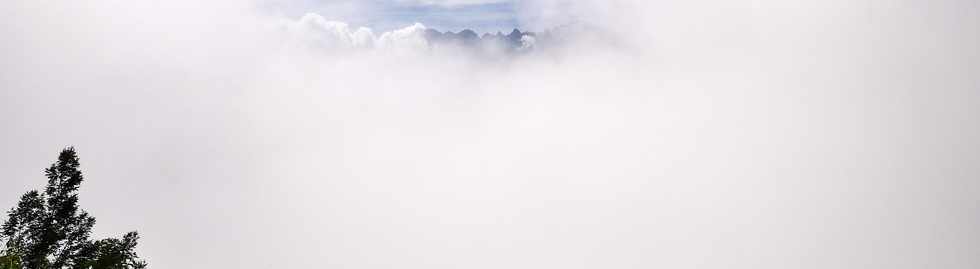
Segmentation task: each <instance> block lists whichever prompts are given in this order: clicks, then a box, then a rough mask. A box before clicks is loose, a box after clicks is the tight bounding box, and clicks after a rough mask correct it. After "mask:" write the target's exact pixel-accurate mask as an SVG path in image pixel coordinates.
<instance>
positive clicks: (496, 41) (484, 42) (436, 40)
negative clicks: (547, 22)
mask: <svg viewBox="0 0 980 269" xmlns="http://www.w3.org/2000/svg"><path fill="white" fill-rule="evenodd" d="M423 36H424V37H425V39H426V41H428V42H429V44H431V45H436V46H438V45H459V46H464V47H490V46H496V47H500V48H503V49H504V50H507V51H526V50H531V49H534V47H535V46H536V44H537V42H538V39H539V38H541V37H543V36H548V37H550V36H551V35H550V33H548V34H546V35H542V34H538V33H535V32H521V30H520V29H516V28H515V29H514V30H513V31H511V32H510V33H509V34H506V35H505V34H503V32H499V31H498V32H497V33H495V34H491V33H484V34H483V35H479V34H477V33H476V32H475V31H473V30H470V29H465V30H462V31H459V32H452V31H446V32H440V31H439V30H435V29H426V30H425V33H424V35H423Z"/></svg>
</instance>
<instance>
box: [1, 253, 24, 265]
mask: <svg viewBox="0 0 980 269" xmlns="http://www.w3.org/2000/svg"><path fill="white" fill-rule="evenodd" d="M20 268H21V264H20V257H19V256H17V255H13V254H7V255H0V269H20Z"/></svg>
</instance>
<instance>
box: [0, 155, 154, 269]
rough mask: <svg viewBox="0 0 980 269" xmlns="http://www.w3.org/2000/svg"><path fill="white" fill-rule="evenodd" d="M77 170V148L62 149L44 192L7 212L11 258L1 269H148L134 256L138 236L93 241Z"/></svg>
mask: <svg viewBox="0 0 980 269" xmlns="http://www.w3.org/2000/svg"><path fill="white" fill-rule="evenodd" d="M78 166H79V163H78V156H77V154H76V153H75V149H73V148H67V149H65V150H63V151H62V152H61V154H60V155H59V156H58V161H57V162H55V163H54V164H52V165H51V167H49V168H47V169H45V170H44V174H45V176H47V177H48V185H47V187H46V188H45V189H44V193H39V192H38V191H36V190H34V191H29V192H27V193H25V194H24V195H23V196H21V198H20V202H18V203H17V206H16V207H14V208H13V209H11V210H10V211H8V213H7V217H8V219H7V221H6V222H4V224H3V226H2V229H0V239H3V240H6V244H5V246H4V247H5V249H6V251H5V253H7V256H2V258H0V269H7V268H30V269H35V268H38V269H41V268H43V269H61V268H113V269H114V268H120V269H125V268H145V267H146V263H145V262H143V261H141V260H139V257H138V256H137V255H136V252H135V251H134V249H135V247H136V241H137V239H139V235H137V233H136V232H130V233H127V234H126V235H125V236H123V238H122V239H115V238H108V239H102V240H97V241H91V240H89V235H90V234H91V231H92V226H94V225H95V218H94V217H92V216H90V215H89V214H88V213H87V212H85V211H84V210H80V209H79V208H78V187H79V185H81V183H82V180H83V178H82V172H81V171H79V170H78ZM3 266H7V267H3Z"/></svg>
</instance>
